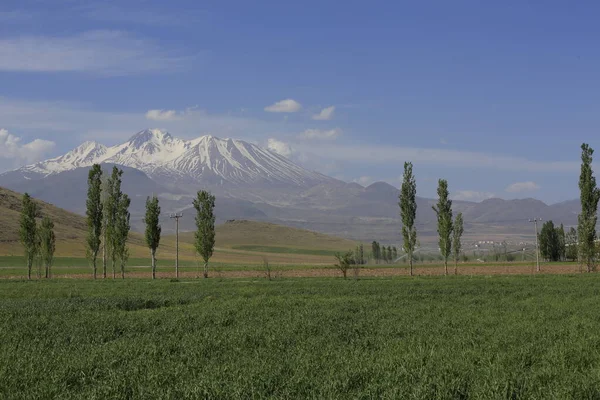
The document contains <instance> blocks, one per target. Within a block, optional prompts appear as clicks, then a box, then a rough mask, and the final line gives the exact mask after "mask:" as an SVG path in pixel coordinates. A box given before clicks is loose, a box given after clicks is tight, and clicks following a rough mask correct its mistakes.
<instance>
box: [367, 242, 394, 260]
mask: <svg viewBox="0 0 600 400" xmlns="http://www.w3.org/2000/svg"><path fill="white" fill-rule="evenodd" d="M371 256H372V257H373V260H375V262H376V263H379V262H380V261H383V262H386V263H391V262H394V260H395V259H396V258H398V249H397V248H396V246H388V247H385V246H383V247H382V246H381V244H380V243H379V242H377V241H375V240H374V241H373V243H371Z"/></svg>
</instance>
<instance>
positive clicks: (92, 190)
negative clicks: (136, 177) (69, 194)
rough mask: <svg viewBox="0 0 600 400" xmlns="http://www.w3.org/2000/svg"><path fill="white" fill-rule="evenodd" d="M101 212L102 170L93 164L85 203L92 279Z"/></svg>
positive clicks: (98, 247)
mask: <svg viewBox="0 0 600 400" xmlns="http://www.w3.org/2000/svg"><path fill="white" fill-rule="evenodd" d="M102 212H103V210H102V168H101V167H100V165H99V164H94V165H93V166H92V169H90V172H89V174H88V192H87V201H86V216H87V225H88V235H87V256H88V258H89V260H90V262H91V264H92V269H93V275H94V279H96V272H97V268H96V261H97V259H98V252H99V251H100V245H101V243H102V240H101V236H102Z"/></svg>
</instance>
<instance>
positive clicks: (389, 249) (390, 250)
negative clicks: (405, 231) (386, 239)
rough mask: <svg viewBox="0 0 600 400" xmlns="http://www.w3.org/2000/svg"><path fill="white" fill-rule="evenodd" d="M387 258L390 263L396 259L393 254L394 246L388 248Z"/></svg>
mask: <svg viewBox="0 0 600 400" xmlns="http://www.w3.org/2000/svg"><path fill="white" fill-rule="evenodd" d="M387 259H388V262H390V263H391V262H393V261H394V257H393V256H392V246H388V248H387Z"/></svg>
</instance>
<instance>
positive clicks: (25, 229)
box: [19, 193, 38, 280]
mask: <svg viewBox="0 0 600 400" xmlns="http://www.w3.org/2000/svg"><path fill="white" fill-rule="evenodd" d="M37 213H38V207H37V204H36V203H34V202H33V200H32V199H31V196H29V194H27V193H25V194H24V195H23V201H22V204H21V218H20V221H19V225H20V226H19V238H20V240H21V244H22V245H23V249H24V251H25V262H26V264H27V279H29V280H31V268H32V266H33V261H34V260H35V257H36V254H37V253H38V236H37V225H36V221H35V217H36V216H37Z"/></svg>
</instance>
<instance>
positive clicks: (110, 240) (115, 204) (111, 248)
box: [104, 166, 123, 279]
mask: <svg viewBox="0 0 600 400" xmlns="http://www.w3.org/2000/svg"><path fill="white" fill-rule="evenodd" d="M122 176H123V171H122V170H120V169H119V168H117V167H116V166H113V169H112V173H111V175H110V178H108V181H107V183H106V201H105V203H104V204H105V209H104V213H105V220H104V224H105V232H104V237H105V241H106V256H107V258H108V259H110V262H111V267H112V275H113V279H115V278H116V264H117V261H118V251H119V249H120V248H119V243H118V242H119V232H118V230H117V222H118V212H119V204H120V202H121V198H122V197H123V192H122V191H121V184H122V181H121V177H122Z"/></svg>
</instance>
